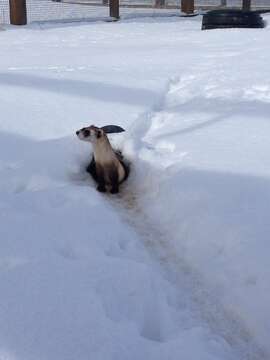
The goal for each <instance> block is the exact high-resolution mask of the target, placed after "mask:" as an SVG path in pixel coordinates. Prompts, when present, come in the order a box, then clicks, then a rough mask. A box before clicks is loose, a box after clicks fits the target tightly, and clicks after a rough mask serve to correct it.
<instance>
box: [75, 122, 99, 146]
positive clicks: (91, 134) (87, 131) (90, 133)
mask: <svg viewBox="0 0 270 360" xmlns="http://www.w3.org/2000/svg"><path fill="white" fill-rule="evenodd" d="M76 135H77V136H78V138H79V139H80V140H83V141H89V142H91V143H92V144H95V143H96V142H97V141H98V140H100V139H102V138H103V137H105V136H106V134H105V132H104V130H102V129H100V128H98V127H96V126H94V125H91V126H88V127H85V128H82V129H80V130H78V131H76Z"/></svg>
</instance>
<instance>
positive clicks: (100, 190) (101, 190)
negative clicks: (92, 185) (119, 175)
mask: <svg viewBox="0 0 270 360" xmlns="http://www.w3.org/2000/svg"><path fill="white" fill-rule="evenodd" d="M97 191H99V192H106V188H105V186H104V185H98V187H97Z"/></svg>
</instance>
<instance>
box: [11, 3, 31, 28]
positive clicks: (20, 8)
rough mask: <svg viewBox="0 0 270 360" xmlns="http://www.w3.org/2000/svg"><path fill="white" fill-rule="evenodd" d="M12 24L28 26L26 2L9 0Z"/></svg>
mask: <svg viewBox="0 0 270 360" xmlns="http://www.w3.org/2000/svg"><path fill="white" fill-rule="evenodd" d="M9 10H10V23H11V24H12V25H26V24H27V15H26V0H9Z"/></svg>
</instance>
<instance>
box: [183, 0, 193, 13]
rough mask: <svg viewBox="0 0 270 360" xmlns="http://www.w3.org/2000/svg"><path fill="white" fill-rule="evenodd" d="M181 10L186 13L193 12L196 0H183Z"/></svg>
mask: <svg viewBox="0 0 270 360" xmlns="http://www.w3.org/2000/svg"><path fill="white" fill-rule="evenodd" d="M181 11H182V12H184V13H186V14H193V13H194V0H181Z"/></svg>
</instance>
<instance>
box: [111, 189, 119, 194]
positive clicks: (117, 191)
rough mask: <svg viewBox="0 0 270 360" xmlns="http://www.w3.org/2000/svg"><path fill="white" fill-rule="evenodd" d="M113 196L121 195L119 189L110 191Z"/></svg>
mask: <svg viewBox="0 0 270 360" xmlns="http://www.w3.org/2000/svg"><path fill="white" fill-rule="evenodd" d="M110 193H111V194H118V193H119V189H118V188H113V189H111V191H110Z"/></svg>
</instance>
